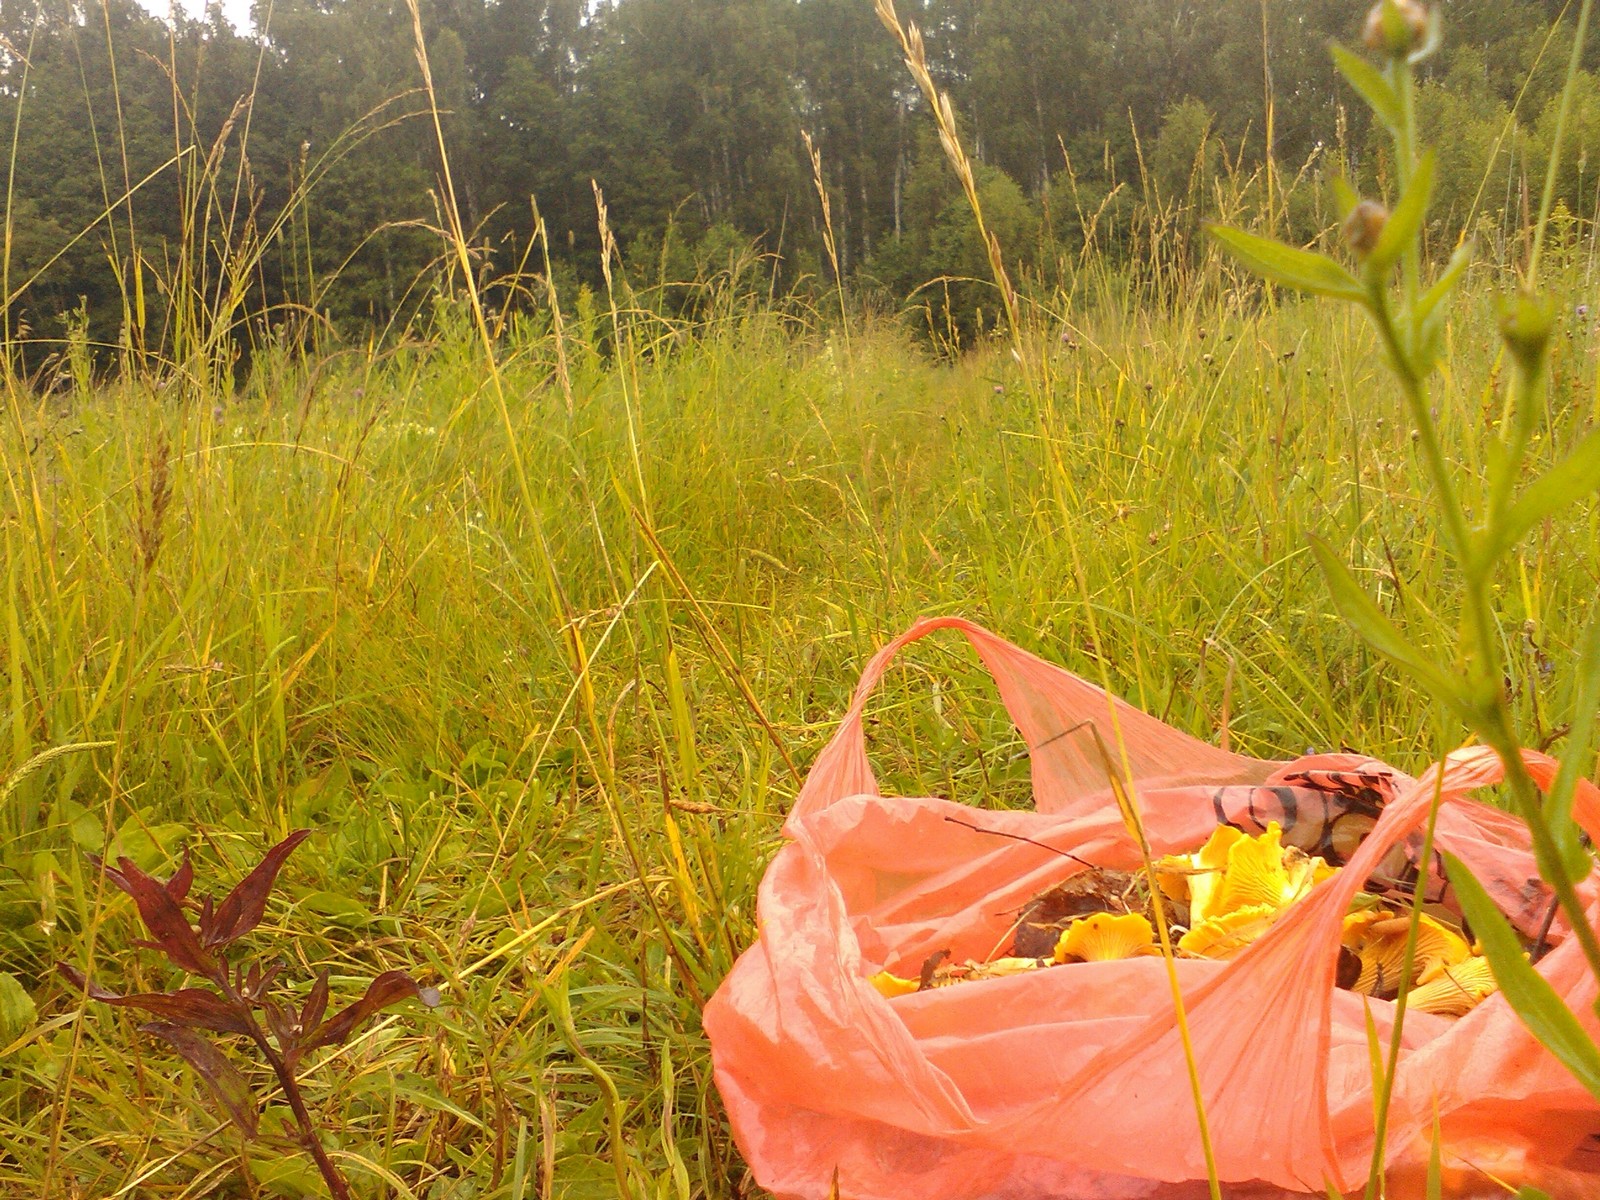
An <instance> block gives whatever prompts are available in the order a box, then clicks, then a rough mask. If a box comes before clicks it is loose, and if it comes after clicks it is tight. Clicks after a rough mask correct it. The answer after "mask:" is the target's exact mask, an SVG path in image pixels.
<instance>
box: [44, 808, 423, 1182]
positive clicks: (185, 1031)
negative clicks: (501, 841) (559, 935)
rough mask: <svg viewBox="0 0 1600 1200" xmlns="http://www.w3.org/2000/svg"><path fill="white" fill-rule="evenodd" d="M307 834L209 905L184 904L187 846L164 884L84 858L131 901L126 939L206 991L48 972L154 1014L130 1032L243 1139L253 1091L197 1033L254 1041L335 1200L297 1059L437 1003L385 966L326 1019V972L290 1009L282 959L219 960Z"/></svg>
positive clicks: (332, 1170) (254, 1120) (301, 832)
mask: <svg viewBox="0 0 1600 1200" xmlns="http://www.w3.org/2000/svg"><path fill="white" fill-rule="evenodd" d="M310 835H311V831H310V830H309V829H297V830H295V831H294V832H293V833H291V834H290V835H289V836H288V837H286V838H284V839H283V841H281V842H279V843H278V844H277V845H276V846H274V847H273V848H272V849H271V850H268V851H267V854H266V857H265V858H263V859H262V860H261V862H260V863H259V864H258V865H257V866H256V868H255V870H253V871H251V872H250V874H248V875H246V876H245V877H244V879H243V880H241V881H240V883H239V885H238V886H237V887H235V888H234V889H233V891H231V892H229V893H228V895H227V897H226V898H225V899H224V900H223V901H222V903H221V904H214V903H213V902H212V897H211V896H209V895H207V896H204V897H202V898H201V899H200V901H199V903H198V904H194V903H192V902H191V901H189V898H188V897H189V888H190V885H191V884H193V882H194V869H193V867H192V866H191V865H190V862H189V856H188V853H187V852H185V854H184V857H183V865H182V866H181V867H179V868H178V871H177V873H176V874H174V875H173V877H172V878H171V879H169V880H167V881H166V882H165V883H163V882H162V881H161V880H159V879H156V878H155V877H154V876H151V875H147V874H145V873H144V872H143V871H141V870H140V869H139V868H138V867H137V866H135V865H134V863H133V862H132V861H131V860H129V859H127V858H119V859H118V860H117V866H116V868H115V869H113V868H111V867H109V866H106V865H105V864H104V863H103V862H101V861H100V860H99V859H95V860H94V861H95V864H96V866H98V867H100V869H101V870H103V871H104V872H105V874H106V878H107V879H109V880H111V882H112V883H114V884H116V886H117V887H119V888H121V889H122V890H123V891H124V892H127V893H128V895H130V896H132V897H133V902H134V903H135V904H136V905H138V907H139V917H140V919H141V920H142V921H143V922H144V927H145V929H147V930H148V931H149V933H150V937H151V940H150V941H141V942H135V943H134V944H135V945H137V946H144V947H148V948H150V949H153V950H160V951H161V952H162V953H163V954H165V955H166V956H167V958H168V959H169V960H171V962H172V964H173V965H174V966H177V967H181V968H183V970H185V971H187V972H188V973H189V974H191V975H198V976H199V977H200V978H202V979H204V980H205V981H206V982H208V983H209V984H210V985H211V986H210V987H209V988H205V987H184V988H177V989H175V990H173V991H168V992H142V993H140V994H138V995H133V996H123V995H119V994H118V993H116V992H113V991H108V990H107V989H106V988H103V987H100V986H99V985H98V984H96V983H94V982H92V981H91V980H89V979H88V978H87V977H85V976H84V974H83V972H81V971H79V970H77V969H76V968H74V967H70V966H68V965H67V964H66V963H57V964H56V968H57V970H59V971H60V972H61V974H62V975H63V976H64V977H65V978H66V979H67V980H68V982H70V983H71V984H72V986H73V987H75V988H77V989H78V990H79V991H80V992H82V993H83V994H84V995H86V996H88V997H89V998H90V999H92V1000H100V1001H103V1002H104V1003H106V1004H116V1005H121V1006H124V1007H127V1008H138V1009H143V1010H144V1011H145V1012H147V1013H149V1014H150V1015H151V1016H153V1017H155V1018H157V1019H156V1020H154V1021H150V1022H148V1023H146V1024H144V1025H141V1026H139V1028H140V1029H141V1030H142V1031H143V1032H145V1033H151V1034H154V1035H155V1036H156V1037H158V1038H160V1039H161V1040H162V1041H164V1042H166V1043H167V1044H168V1045H169V1046H171V1047H172V1048H173V1049H174V1050H176V1051H177V1052H178V1053H179V1054H180V1055H182V1056H183V1057H184V1059H185V1060H187V1061H188V1063H189V1065H190V1066H192V1067H193V1068H194V1069H195V1071H196V1072H198V1073H199V1075H200V1078H201V1080H202V1081H203V1082H204V1083H205V1085H206V1087H207V1089H208V1090H209V1091H210V1092H211V1094H212V1096H213V1097H215V1098H216V1101H217V1103H218V1104H219V1105H220V1106H221V1107H222V1110H223V1111H224V1112H225V1113H227V1114H228V1117H229V1119H230V1120H232V1121H233V1123H234V1124H235V1125H237V1126H238V1127H239V1128H240V1129H241V1130H243V1132H244V1134H245V1136H246V1137H250V1138H253V1137H255V1136H256V1132H257V1126H258V1114H257V1107H258V1106H257V1100H256V1097H255V1096H254V1095H252V1094H251V1091H250V1085H249V1084H248V1083H246V1082H245V1078H244V1076H243V1075H242V1074H240V1072H239V1069H238V1068H237V1067H235V1066H234V1065H233V1064H232V1063H231V1062H229V1061H228V1059H227V1057H226V1056H225V1055H224V1054H223V1053H222V1051H221V1050H219V1049H218V1048H217V1046H216V1043H215V1042H213V1041H212V1040H211V1039H210V1038H207V1037H203V1036H202V1035H201V1033H200V1032H199V1031H200V1030H206V1031H209V1032H211V1033H219V1034H235V1035H239V1036H241V1037H245V1038H247V1039H249V1040H250V1041H251V1042H254V1043H255V1046H256V1048H257V1049H258V1050H259V1051H260V1052H261V1056H262V1057H263V1058H264V1059H266V1060H267V1064H268V1065H269V1066H270V1067H271V1068H272V1073H273V1074H274V1075H276V1076H277V1078H278V1085H279V1086H280V1087H281V1088H282V1089H283V1095H284V1099H286V1100H287V1101H288V1102H289V1109H290V1111H291V1112H293V1113H294V1119H295V1123H296V1125H297V1127H298V1128H297V1129H296V1131H295V1133H296V1140H297V1141H298V1142H299V1143H300V1145H301V1146H303V1147H304V1148H305V1150H306V1151H307V1152H308V1153H309V1154H310V1155H311V1157H312V1158H314V1159H315V1160H316V1163H317V1169H318V1170H320V1171H321V1172H322V1177H323V1179H324V1180H326V1181H327V1184H328V1191H329V1192H330V1193H331V1194H332V1195H333V1196H334V1197H335V1198H336V1200H349V1196H350V1187H349V1185H348V1184H347V1183H346V1182H345V1180H344V1176H343V1175H341V1174H340V1172H339V1168H338V1167H336V1166H335V1165H334V1164H333V1160H332V1159H330V1158H329V1157H328V1153H327V1151H326V1150H324V1149H323V1146H322V1139H321V1137H320V1136H319V1135H318V1133H317V1129H316V1126H315V1124H314V1123H313V1122H312V1120H311V1113H310V1112H309V1111H308V1110H307V1108H306V1104H305V1098H304V1097H303V1096H302V1095H301V1093H300V1085H299V1083H298V1082H297V1081H296V1074H297V1070H298V1067H299V1065H300V1062H301V1060H302V1059H303V1058H304V1057H305V1056H306V1055H307V1054H309V1053H310V1052H311V1051H313V1050H318V1049H321V1048H322V1047H324V1046H341V1045H343V1044H344V1043H345V1041H346V1040H348V1039H349V1037H350V1035H351V1034H353V1033H354V1032H355V1031H356V1029H357V1028H359V1027H360V1026H361V1025H362V1024H363V1023H364V1022H365V1021H367V1020H369V1019H370V1018H371V1017H374V1016H376V1015H377V1014H378V1013H379V1012H380V1011H381V1010H382V1009H385V1008H387V1007H389V1006H390V1005H391V1004H398V1003H399V1002H400V1001H402V1000H406V999H411V998H415V999H418V1000H421V1001H422V1002H423V1003H424V1004H426V1005H427V1006H428V1007H430V1008H431V1007H433V1006H434V1005H435V1004H437V1003H438V1002H439V993H438V991H437V990H436V989H434V988H422V987H418V986H417V983H416V981H415V980H414V979H412V978H411V976H409V975H407V974H406V973H405V972H404V971H385V972H384V973H383V974H382V975H379V976H378V977H377V978H376V979H374V980H373V981H372V982H371V984H369V985H368V987H367V992H366V995H364V996H362V997H361V999H359V1000H357V1001H356V1002H355V1003H354V1004H351V1005H349V1006H348V1007H346V1008H344V1009H341V1010H340V1011H339V1012H338V1013H336V1014H334V1015H333V1016H331V1017H329V1016H327V1015H326V1014H327V1009H328V972H327V971H323V972H322V973H321V974H320V975H318V976H317V980H316V982H315V983H314V984H312V986H311V993H310V995H309V996H307V997H306V1001H305V1003H304V1004H302V1005H301V1006H300V1007H299V1009H298V1010H297V1009H295V1008H294V1007H292V1006H288V1005H285V1004H283V1003H280V1002H279V1001H277V1000H274V999H269V998H268V996H267V991H268V989H269V988H271V986H272V983H273V981H274V980H275V979H276V978H277V977H278V973H279V972H280V971H281V970H282V969H283V963H282V962H269V963H262V962H253V963H251V964H250V965H249V966H248V967H246V966H245V965H244V964H242V963H241V964H238V965H231V964H230V963H229V961H228V956H227V953H226V951H227V949H228V947H229V946H231V945H232V944H233V943H234V942H236V941H238V940H239V939H240V938H242V937H244V935H245V934H247V933H249V932H250V931H251V930H252V929H254V928H255V927H256V926H257V925H259V924H260V923H261V918H262V916H263V914H265V912H266V909H267V897H268V896H269V895H270V894H271V893H272V885H273V884H274V883H275V882H276V881H277V878H278V872H279V870H281V869H282V867H283V864H284V860H285V859H287V858H288V857H289V855H290V854H292V853H293V852H294V849H295V847H296V846H298V845H299V844H300V843H301V842H303V841H305V840H306V838H307V837H309V836H310ZM186 905H187V906H188V907H190V908H193V909H194V910H195V911H196V912H197V914H198V916H199V926H198V927H196V926H194V925H191V924H189V918H188V916H187V915H185V913H184V908H185V906H186ZM258 1012H259V1013H260V1014H261V1018H262V1019H264V1020H265V1028H263V1025H262V1020H260V1019H258V1018H257V1016H256V1014H257V1013H258ZM269 1034H270V1036H269Z"/></svg>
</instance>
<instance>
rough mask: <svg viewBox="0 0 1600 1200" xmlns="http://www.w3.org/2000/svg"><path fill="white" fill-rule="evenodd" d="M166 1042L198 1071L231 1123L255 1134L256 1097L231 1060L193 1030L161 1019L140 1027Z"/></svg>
mask: <svg viewBox="0 0 1600 1200" xmlns="http://www.w3.org/2000/svg"><path fill="white" fill-rule="evenodd" d="M139 1028H140V1029H142V1030H143V1031H144V1032H145V1033H152V1034H154V1035H155V1036H156V1037H158V1038H160V1039H161V1040H162V1041H164V1042H166V1043H167V1044H168V1045H169V1046H171V1047H172V1048H173V1049H174V1050H176V1051H177V1052H178V1053H179V1054H181V1055H183V1057H184V1058H185V1059H186V1060H187V1061H188V1063H189V1065H190V1066H191V1067H193V1068H194V1069H195V1071H196V1072H198V1073H199V1076H200V1078H201V1080H202V1081H203V1082H204V1083H205V1085H206V1088H207V1090H209V1091H210V1092H211V1096H212V1098H213V1099H214V1100H216V1102H217V1103H218V1104H220V1105H221V1106H222V1110H223V1111H224V1112H226V1113H227V1114H228V1116H229V1118H230V1119H232V1121H233V1123H234V1124H235V1125H237V1126H238V1127H239V1128H240V1129H242V1130H243V1131H244V1135H245V1136H246V1137H250V1138H253V1137H255V1136H256V1128H257V1117H256V1099H255V1097H254V1096H252V1095H251V1094H250V1085H249V1084H248V1083H246V1082H245V1078H244V1076H243V1075H241V1074H239V1070H238V1068H237V1067H235V1066H234V1065H233V1064H232V1063H231V1062H229V1061H228V1060H227V1059H226V1058H224V1057H223V1056H222V1051H220V1050H218V1049H217V1048H216V1047H215V1046H213V1045H212V1044H211V1043H210V1042H208V1041H207V1040H206V1039H205V1038H203V1037H201V1036H200V1035H199V1034H198V1033H195V1032H194V1031H193V1030H190V1029H184V1028H182V1027H181V1026H178V1025H168V1024H166V1023H165V1022H163V1021H151V1022H150V1023H149V1024H147V1025H141V1026H139Z"/></svg>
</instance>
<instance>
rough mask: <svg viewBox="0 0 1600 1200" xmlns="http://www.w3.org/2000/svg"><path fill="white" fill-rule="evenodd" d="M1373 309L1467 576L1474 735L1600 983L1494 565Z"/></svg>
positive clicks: (1599, 957)
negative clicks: (1511, 705) (1526, 719)
mask: <svg viewBox="0 0 1600 1200" xmlns="http://www.w3.org/2000/svg"><path fill="white" fill-rule="evenodd" d="M1371 305H1372V311H1373V317H1374V319H1375V324H1376V325H1377V327H1378V334H1379V337H1380V338H1381V339H1382V341H1383V344H1384V346H1385V348H1386V349H1387V350H1388V352H1389V357H1390V361H1391V363H1392V364H1393V366H1394V368H1395V373H1396V374H1397V375H1398V376H1399V377H1400V382H1401V385H1402V391H1403V392H1404V394H1405V398H1406V404H1407V407H1408V408H1410V410H1411V417H1412V420H1413V422H1414V423H1415V428H1416V429H1417V432H1418V434H1419V437H1418V444H1419V445H1420V446H1421V448H1422V459H1423V463H1424V465H1425V466H1426V468H1427V471H1428V475H1429V479H1430V481H1431V482H1432V483H1433V486H1434V488H1435V490H1436V491H1437V492H1438V495H1439V501H1440V509H1441V510H1442V513H1443V517H1444V524H1445V536H1446V538H1447V540H1448V541H1449V542H1450V548H1451V551H1452V553H1453V554H1454V555H1455V557H1456V560H1457V561H1458V562H1459V563H1460V565H1461V568H1462V572H1463V575H1464V577H1465V578H1464V587H1463V603H1464V605H1465V608H1466V613H1465V624H1466V638H1465V641H1466V650H1467V654H1468V658H1469V661H1468V668H1467V670H1468V686H1469V688H1470V689H1471V693H1472V694H1471V696H1470V698H1469V703H1468V706H1467V715H1468V718H1469V724H1470V725H1471V727H1472V729H1473V732H1475V733H1477V734H1478V736H1479V737H1480V738H1482V739H1483V741H1484V744H1485V745H1487V746H1489V747H1490V749H1492V750H1494V751H1495V753H1497V754H1498V755H1499V756H1500V760H1501V762H1503V763H1504V764H1505V769H1506V778H1507V780H1508V781H1509V782H1510V784H1511V787H1512V793H1513V795H1514V796H1515V798H1516V801H1517V806H1518V808H1519V809H1520V810H1521V812H1522V815H1523V817H1524V818H1525V819H1526V820H1527V822H1528V828H1529V831H1530V833H1531V834H1532V837H1533V844H1534V853H1535V855H1536V856H1537V858H1538V861H1539V864H1540V867H1541V869H1542V870H1545V871H1547V872H1548V873H1549V875H1550V876H1551V877H1550V878H1549V879H1548V880H1547V882H1549V883H1550V885H1551V886H1552V887H1553V888H1554V889H1555V892H1556V898H1557V900H1558V901H1559V902H1560V904H1561V909H1562V911H1563V912H1564V913H1566V914H1567V919H1568V920H1569V921H1570V922H1571V924H1572V927H1573V931H1574V934H1575V936H1576V937H1577V938H1578V940H1579V943H1580V944H1581V945H1582V946H1583V952H1584V957H1585V958H1586V959H1587V960H1588V962H1589V966H1590V969H1591V970H1592V971H1593V972H1594V973H1595V975H1596V977H1600V940H1597V939H1596V937H1595V933H1594V930H1593V929H1591V928H1590V927H1589V924H1588V920H1587V918H1586V916H1585V915H1584V911H1583V904H1582V902H1581V901H1580V900H1579V899H1578V894H1577V889H1576V888H1575V887H1574V885H1573V882H1572V880H1571V879H1570V878H1569V877H1568V875H1567V872H1566V869H1565V867H1564V866H1563V865H1561V858H1560V853H1559V851H1558V849H1557V847H1556V844H1555V839H1554V838H1553V837H1552V836H1551V834H1550V830H1549V827H1548V826H1547V825H1546V824H1545V822H1544V819H1543V814H1542V813H1541V811H1540V807H1539V796H1538V788H1537V787H1536V786H1535V785H1534V783H1533V780H1532V778H1531V777H1530V776H1529V775H1528V772H1527V768H1526V767H1525V766H1524V765H1523V762H1522V755H1521V752H1520V747H1519V745H1518V742H1517V738H1516V735H1515V733H1514V732H1513V731H1512V728H1511V720H1510V717H1509V715H1508V714H1507V713H1506V712H1505V697H1504V695H1503V689H1502V687H1501V685H1500V656H1499V654H1498V652H1497V646H1498V642H1497V640H1496V625H1495V621H1494V615H1493V613H1492V612H1491V611H1490V608H1489V599H1488V577H1489V574H1490V572H1491V571H1492V569H1493V565H1494V564H1493V563H1490V562H1484V561H1482V558H1481V556H1480V555H1479V554H1478V553H1477V552H1476V549H1475V541H1474V539H1473V538H1472V536H1471V531H1470V529H1469V528H1468V526H1467V521H1466V515H1465V513H1464V512H1463V511H1462V508H1461V503H1460V500H1459V498H1458V497H1457V494H1456V489H1455V484H1454V482H1453V480H1452V479H1451V476H1450V468H1449V463H1448V462H1447V461H1446V459H1445V456H1444V450H1443V448H1442V447H1441V446H1440V445H1439V438H1438V433H1437V430H1436V428H1435V426H1434V423H1433V417H1432V414H1431V413H1430V412H1429V411H1428V390H1427V383H1426V381H1425V380H1423V379H1421V378H1419V377H1418V375H1417V372H1416V371H1415V370H1414V369H1413V367H1412V365H1411V361H1410V358H1409V357H1408V355H1407V354H1406V352H1405V348H1404V345H1403V344H1402V342H1401V339H1400V332H1399V330H1398V329H1397V328H1396V327H1395V323H1394V318H1393V315H1392V314H1391V312H1390V309H1389V302H1388V296H1387V294H1386V293H1384V292H1383V291H1382V289H1381V288H1376V287H1375V288H1374V289H1373V293H1372V297H1371Z"/></svg>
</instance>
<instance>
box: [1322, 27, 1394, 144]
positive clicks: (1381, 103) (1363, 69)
mask: <svg viewBox="0 0 1600 1200" xmlns="http://www.w3.org/2000/svg"><path fill="white" fill-rule="evenodd" d="M1329 49H1330V50H1331V51H1332V52H1333V65H1334V66H1336V67H1338V68H1339V74H1341V75H1343V76H1344V77H1345V80H1346V81H1347V82H1348V83H1349V84H1350V86H1351V87H1353V88H1355V90H1356V94H1357V95H1359V96H1360V97H1361V98H1362V99H1363V100H1365V101H1366V102H1367V107H1368V108H1370V109H1372V111H1373V113H1374V115H1376V116H1377V118H1378V120H1380V121H1382V122H1383V123H1384V124H1385V125H1387V126H1388V127H1389V128H1390V129H1398V128H1399V127H1400V121H1401V113H1400V97H1399V96H1397V95H1396V94H1395V90H1394V88H1393V87H1392V86H1390V84H1389V81H1388V80H1387V79H1385V78H1384V77H1383V72H1382V71H1380V70H1378V68H1377V67H1375V66H1373V65H1372V64H1371V63H1369V62H1368V61H1367V60H1366V59H1364V58H1362V57H1361V56H1360V55H1359V54H1357V53H1356V52H1355V51H1353V50H1347V49H1345V48H1344V47H1343V46H1341V45H1339V43H1338V42H1334V43H1333V44H1332V45H1331V46H1330V47H1329Z"/></svg>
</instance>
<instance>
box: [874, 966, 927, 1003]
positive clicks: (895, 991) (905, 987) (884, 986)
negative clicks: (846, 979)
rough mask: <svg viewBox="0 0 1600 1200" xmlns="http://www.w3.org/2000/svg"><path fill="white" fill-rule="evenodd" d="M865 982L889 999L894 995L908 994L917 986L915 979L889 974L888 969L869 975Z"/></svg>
mask: <svg viewBox="0 0 1600 1200" xmlns="http://www.w3.org/2000/svg"><path fill="white" fill-rule="evenodd" d="M867 982H868V983H870V984H871V985H872V986H873V987H875V988H877V989H878V991H879V993H880V994H882V995H884V996H886V997H888V998H889V999H890V1000H893V999H894V998H895V997H896V996H907V995H910V994H911V993H912V992H914V991H916V990H917V987H918V982H917V980H915V979H902V978H900V976H898V975H891V974H890V973H889V972H888V971H879V972H878V973H877V974H876V975H869V976H868V977H867Z"/></svg>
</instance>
